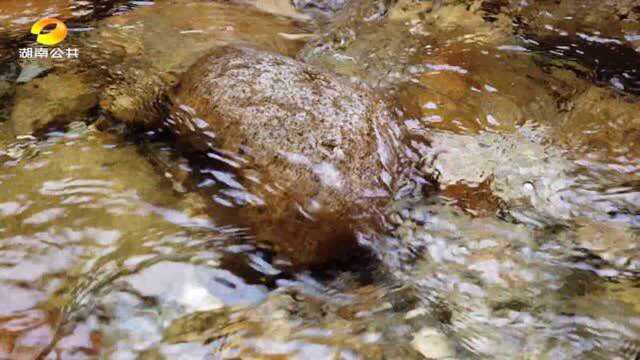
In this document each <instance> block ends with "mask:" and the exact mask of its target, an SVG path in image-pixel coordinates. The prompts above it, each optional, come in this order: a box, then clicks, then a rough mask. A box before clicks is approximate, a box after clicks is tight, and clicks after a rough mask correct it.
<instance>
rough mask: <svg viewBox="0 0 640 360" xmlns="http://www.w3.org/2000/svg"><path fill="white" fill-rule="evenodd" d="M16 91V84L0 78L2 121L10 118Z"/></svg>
mask: <svg viewBox="0 0 640 360" xmlns="http://www.w3.org/2000/svg"><path fill="white" fill-rule="evenodd" d="M14 93H15V84H13V83H11V82H9V81H6V80H0V123H3V122H5V121H7V120H8V119H9V116H10V114H11V107H10V103H11V100H12V98H13V95H14Z"/></svg>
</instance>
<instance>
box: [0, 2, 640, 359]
mask: <svg viewBox="0 0 640 360" xmlns="http://www.w3.org/2000/svg"><path fill="white" fill-rule="evenodd" d="M43 17H56V18H59V19H61V20H64V21H65V23H66V24H67V26H68V27H69V36H68V38H67V39H66V40H65V42H64V43H63V45H64V48H75V49H78V50H79V58H65V59H24V58H21V57H20V56H19V49H21V48H27V47H40V45H38V44H36V43H35V42H34V37H33V36H32V35H30V34H29V28H30V26H31V25H32V23H33V22H35V21H36V20H38V19H40V18H43ZM225 44H232V45H242V46H251V47H257V48H261V49H266V50H269V51H272V52H277V53H280V54H283V55H287V56H291V57H294V58H297V59H300V60H301V61H305V62H307V63H310V64H313V65H315V66H317V67H319V68H322V69H324V70H326V71H330V72H333V73H335V74H338V75H339V76H344V79H346V80H350V81H353V82H362V83H366V84H368V85H369V86H370V87H372V88H373V89H374V91H376V92H377V93H379V94H381V96H383V97H384V98H385V99H386V100H387V101H388V102H389V104H391V105H390V106H391V107H392V109H393V111H394V113H395V114H396V115H397V120H398V124H397V125H398V127H399V128H402V129H403V130H402V131H403V134H404V136H403V138H402V141H401V142H400V143H398V144H397V145H396V147H397V148H396V149H394V151H396V152H398V153H402V154H404V156H405V158H406V159H408V162H410V166H409V167H411V169H412V171H410V172H408V173H409V175H408V176H406V178H405V179H404V182H405V183H406V184H405V185H404V186H401V187H399V188H398V190H397V193H396V194H392V196H391V199H390V201H389V203H388V204H387V205H386V206H385V208H384V211H383V212H384V216H383V220H381V224H377V225H378V226H374V227H373V228H375V230H369V231H363V232H362V233H359V234H358V240H359V244H358V248H357V249H356V250H355V251H354V252H353V253H352V254H337V256H336V258H337V259H338V260H336V261H332V262H329V263H328V264H326V265H323V266H317V267H310V268H305V267H297V266H293V265H292V264H291V263H290V262H289V261H288V260H287V259H286V258H283V257H281V256H278V254H277V253H275V252H274V251H273V249H271V248H270V247H269V246H268V245H265V244H264V243H262V242H261V241H260V239H256V238H255V236H254V234H252V233H251V231H250V230H249V229H248V228H247V227H245V226H244V225H243V222H242V221H241V219H240V215H238V214H237V213H236V210H237V209H238V208H242V206H243V205H244V204H245V203H247V202H250V201H252V199H253V198H252V194H249V193H247V192H245V191H239V190H238V189H242V186H241V185H239V184H238V183H237V182H236V179H235V178H234V175H233V174H232V173H231V172H229V171H227V170H225V169H221V168H219V167H215V166H212V165H211V164H210V163H208V162H207V160H206V159H204V160H203V159H202V158H193V157H189V156H187V155H186V154H185V153H184V152H182V151H181V149H180V146H176V144H175V141H174V140H175V139H174V138H173V137H171V136H168V135H167V134H166V133H163V132H162V131H158V132H155V131H150V132H147V133H143V134H140V133H135V132H133V133H132V132H131V129H126V128H125V127H124V126H121V125H115V126H114V125H112V124H110V123H108V121H106V118H107V115H106V114H105V111H104V110H103V109H104V108H105V107H106V106H107V105H105V102H104V101H103V97H102V94H106V93H109V94H111V93H115V94H118V96H120V97H118V98H117V99H118V101H121V102H119V103H118V104H121V103H124V104H131V103H135V101H137V99H138V97H137V95H139V94H145V93H151V92H154V91H160V90H158V88H157V87H154V86H151V85H150V84H155V83H154V81H156V80H154V79H157V78H159V77H172V78H174V77H179V74H180V73H181V72H183V71H184V70H185V69H186V68H188V67H189V66H190V65H191V64H193V63H194V62H195V61H196V60H197V59H198V58H199V56H201V55H202V54H204V53H205V52H206V51H207V50H208V49H210V48H212V47H215V46H219V45H225ZM101 71H102V72H101ZM96 73H97V74H108V75H105V76H102V75H101V76H96V75H95V74H96ZM123 94H124V95H123ZM638 96H640V4H638V3H634V1H614V0H606V1H591V0H587V1H578V0H575V1H564V0H563V1H558V2H550V1H524V2H520V1H506V0H505V1H495V0H484V1H480V0H476V1H463V0H457V1H427V0H425V1H409V0H398V1H397V2H388V1H387V2H383V1H372V0H362V1H358V0H352V1H351V2H347V3H346V4H343V3H342V2H340V1H317V2H315V1H308V2H305V1H294V2H293V3H290V2H289V1H284V0H256V1H253V0H246V1H240V0H239V1H204V0H156V1H107V0H104V1H79V0H32V1H18V0H15V1H14V0H2V1H0V359H314V360H315V359H523V360H524V359H527V360H533V359H549V360H550V359H554V360H555V359H630V360H637V359H640V171H639V170H640V98H638ZM139 107H140V108H142V107H143V104H142V103H141V104H140V106H139ZM42 119H50V120H51V123H52V124H53V125H54V126H47V127H45V128H43V129H38V131H36V132H34V133H33V135H30V134H29V131H25V129H26V130H29V129H34V130H35V128H34V127H35V126H36V125H37V124H39V121H42ZM105 124H106V125H105ZM233 159H235V158H233ZM223 161H224V159H223Z"/></svg>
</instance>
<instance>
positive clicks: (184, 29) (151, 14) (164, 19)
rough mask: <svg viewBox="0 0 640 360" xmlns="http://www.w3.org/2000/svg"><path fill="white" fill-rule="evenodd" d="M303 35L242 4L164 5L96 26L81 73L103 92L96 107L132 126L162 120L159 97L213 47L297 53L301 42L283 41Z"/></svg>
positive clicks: (83, 44) (83, 47)
mask: <svg viewBox="0 0 640 360" xmlns="http://www.w3.org/2000/svg"><path fill="white" fill-rule="evenodd" d="M300 33H303V34H304V33H306V31H305V30H304V27H303V26H301V24H300V22H298V21H295V20H293V19H288V18H283V17H281V16H274V15H272V14H268V13H265V12H263V11H259V10H257V9H252V8H249V7H247V5H246V4H234V3H217V2H189V3H181V4H174V3H165V2H162V3H156V4H154V5H153V6H149V7H140V8H137V9H135V10H134V11H131V12H128V13H126V14H124V15H121V16H117V17H111V18H108V19H105V20H103V21H101V22H100V23H99V24H98V26H97V28H96V30H95V31H92V32H91V33H90V34H89V36H88V37H86V38H82V39H79V40H78V41H79V44H78V47H79V48H80V52H81V53H82V54H83V56H84V58H83V59H81V60H82V61H81V62H80V64H79V66H81V67H82V68H86V69H87V71H89V72H91V73H92V74H93V79H92V80H93V81H94V82H95V83H97V84H100V86H101V87H103V88H104V90H103V91H101V93H100V105H101V108H102V109H103V110H105V112H106V113H107V114H109V115H110V116H111V117H113V118H115V119H117V120H119V121H124V122H133V121H135V120H136V119H138V120H140V119H145V118H154V117H157V116H159V113H160V112H161V110H162V103H163V100H164V99H163V98H162V95H164V94H166V93H167V91H168V90H169V89H170V88H171V87H172V86H173V85H174V84H175V79H176V77H178V76H179V75H180V74H181V73H183V72H184V71H185V70H186V69H188V68H189V66H190V65H192V64H193V63H194V62H195V61H196V60H197V59H199V58H200V57H201V56H203V55H204V54H206V53H207V52H208V51H209V50H210V49H211V48H213V47H215V46H221V45H224V44H228V43H242V44H251V45H253V46H256V47H259V48H263V49H266V50H271V51H277V52H280V53H284V54H295V53H296V52H297V51H298V49H299V48H300V47H301V46H302V44H303V43H304V42H303V41H302V40H300V39H297V38H296V37H295V36H294V38H290V37H287V35H291V34H293V35H296V34H300Z"/></svg>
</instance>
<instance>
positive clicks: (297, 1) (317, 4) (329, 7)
mask: <svg viewBox="0 0 640 360" xmlns="http://www.w3.org/2000/svg"><path fill="white" fill-rule="evenodd" d="M346 3H347V1H345V0H293V5H294V6H295V7H296V8H297V9H300V10H303V11H320V12H322V13H324V14H326V15H331V14H334V13H336V12H338V11H339V10H341V9H342V8H343V7H344V6H345V4H346Z"/></svg>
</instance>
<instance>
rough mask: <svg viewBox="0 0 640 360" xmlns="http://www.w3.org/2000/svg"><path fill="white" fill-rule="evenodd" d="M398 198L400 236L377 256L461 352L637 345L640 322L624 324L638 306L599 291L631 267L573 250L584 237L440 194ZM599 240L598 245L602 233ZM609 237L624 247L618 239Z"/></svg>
mask: <svg viewBox="0 0 640 360" xmlns="http://www.w3.org/2000/svg"><path fill="white" fill-rule="evenodd" d="M399 205H400V206H399V207H398V208H396V209H395V211H394V213H393V214H394V215H393V216H392V221H393V222H394V223H395V224H397V228H396V230H395V231H394V232H393V234H392V235H393V237H394V238H395V239H396V240H397V242H395V241H387V242H384V243H380V244H385V245H382V247H381V249H380V250H379V251H378V253H379V254H380V256H381V257H383V258H385V264H386V265H387V266H388V267H389V269H390V271H391V272H392V273H393V274H394V275H396V276H397V277H398V278H399V279H402V280H403V281H404V282H405V284H407V286H411V287H413V288H414V289H416V291H417V292H418V296H419V298H420V299H421V300H422V301H423V304H424V305H423V307H424V308H425V309H426V311H427V314H430V315H432V316H435V317H437V318H439V319H442V320H441V321H442V323H441V324H442V325H443V326H444V329H445V330H446V333H447V334H448V335H449V341H451V342H452V343H455V344H458V345H459V346H460V349H466V350H467V351H469V352H471V353H473V356H474V357H478V358H482V359H485V358H486V359H513V358H519V357H522V358H538V359H553V358H554V356H553V354H562V356H563V357H562V358H567V359H570V358H576V357H578V358H579V357H586V356H594V357H596V356H601V357H603V358H610V357H615V356H619V354H623V353H627V351H628V349H629V346H630V345H632V344H634V342H635V339H636V338H637V336H638V334H639V333H640V328H639V327H638V326H637V324H633V325H631V324H630V326H629V327H627V326H626V325H623V326H619V325H618V324H619V323H620V321H622V322H623V323H625V324H627V323H628V322H625V321H624V320H620V319H622V318H626V316H629V315H630V314H634V312H633V311H629V310H630V309H629V307H628V306H626V305H625V306H624V307H622V304H621V303H620V300H616V299H612V297H609V296H603V297H598V296H595V297H594V296H592V295H591V294H592V293H594V292H596V291H600V290H599V289H600V288H601V287H602V286H603V285H604V284H603V283H605V282H606V281H608V279H609V277H611V276H618V275H621V274H622V273H621V272H618V271H616V270H615V269H614V268H612V265H613V264H611V265H605V264H602V263H593V262H591V260H589V258H588V256H583V257H580V255H581V254H582V255H584V252H583V251H584V249H578V248H568V247H567V244H568V243H571V242H572V241H575V238H573V237H571V236H567V237H565V236H562V235H561V236H558V232H559V234H562V233H563V231H562V230H561V229H557V228H556V229H555V230H554V229H553V228H546V229H544V230H541V229H535V228H532V227H529V226H524V225H518V224H513V223H508V222H505V221H502V220H499V219H497V218H495V217H481V218H476V217H472V216H469V215H466V214H464V213H462V212H460V211H457V210H455V209H454V208H452V207H449V206H446V205H444V204H443V203H442V202H441V201H438V200H431V201H423V202H418V203H413V204H399ZM604 231H607V230H604ZM609 231H610V230H609ZM554 233H555V234H554ZM617 234H619V232H617ZM581 235H584V234H581ZM576 237H577V236H576ZM614 237H616V235H614ZM569 238H571V239H572V240H570V241H567V240H568V239H569ZM591 239H593V241H594V242H598V240H596V239H598V235H595V234H594V235H593V236H592V237H591ZM606 243H607V245H605V247H606V246H615V245H612V244H613V243H615V240H613V239H612V241H606ZM390 244H393V245H392V246H390V247H385V246H389V245H390ZM627 244H628V243H627ZM625 249H626V250H629V249H630V247H627V245H624V244H623V245H621V250H625ZM620 259H622V257H621V258H620ZM622 301H627V302H628V300H622ZM614 304H615V305H614ZM603 306H604V307H611V306H615V307H616V308H617V309H621V310H620V311H621V312H620V313H618V312H614V313H612V312H610V311H606V310H603ZM622 309H625V310H622ZM440 314H443V315H444V314H446V316H442V315H440ZM631 316H632V317H637V313H635V315H631ZM627 319H628V318H627ZM586 329H591V331H585V330H586ZM434 337H435V338H439V339H442V340H445V339H443V338H442V337H441V334H440V335H438V336H434ZM576 338H577V339H579V340H577V341H576ZM585 344H588V346H584V345H585ZM632 346H633V345H632ZM431 349H435V348H434V347H432V348H431ZM459 351H460V352H461V353H462V351H461V350H459ZM460 355H461V357H462V358H464V356H462V355H464V353H462V354H460ZM622 358H624V357H622Z"/></svg>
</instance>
